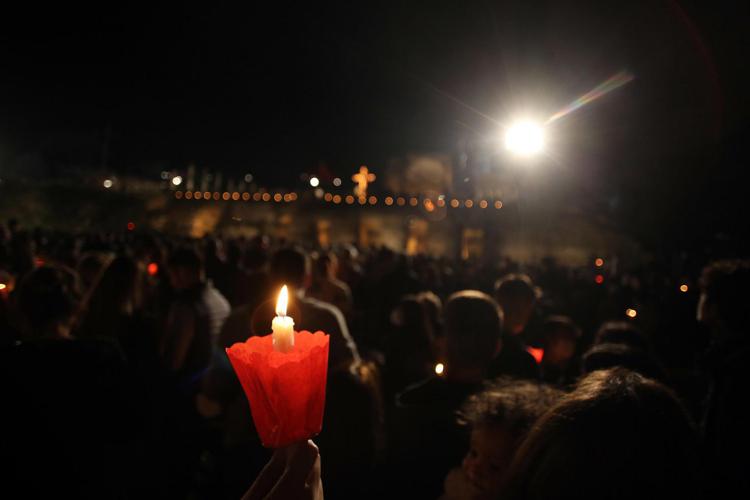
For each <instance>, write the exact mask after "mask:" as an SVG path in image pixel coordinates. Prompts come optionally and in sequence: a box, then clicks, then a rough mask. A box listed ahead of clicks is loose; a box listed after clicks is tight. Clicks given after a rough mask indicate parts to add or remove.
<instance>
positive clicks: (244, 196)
mask: <svg viewBox="0 0 750 500" xmlns="http://www.w3.org/2000/svg"><path fill="white" fill-rule="evenodd" d="M255 194H258V193H255ZM242 199H243V200H244V201H248V200H249V199H250V193H242ZM256 201H257V200H256Z"/></svg>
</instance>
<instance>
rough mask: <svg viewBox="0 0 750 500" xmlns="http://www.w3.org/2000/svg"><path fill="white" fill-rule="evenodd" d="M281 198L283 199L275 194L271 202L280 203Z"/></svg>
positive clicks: (279, 194) (278, 194)
mask: <svg viewBox="0 0 750 500" xmlns="http://www.w3.org/2000/svg"><path fill="white" fill-rule="evenodd" d="M283 198H284V197H283V196H281V193H276V194H275V195H273V201H275V202H276V203H278V202H280V201H281V200H282V199H283Z"/></svg>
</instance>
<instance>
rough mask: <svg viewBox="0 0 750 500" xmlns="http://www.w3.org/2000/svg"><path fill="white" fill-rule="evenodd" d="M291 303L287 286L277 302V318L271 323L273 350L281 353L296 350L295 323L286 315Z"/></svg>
mask: <svg viewBox="0 0 750 500" xmlns="http://www.w3.org/2000/svg"><path fill="white" fill-rule="evenodd" d="M288 303H289V290H288V289H287V287H286V285H284V286H283V287H281V292H279V299H278V300H277V301H276V317H275V318H273V322H272V323H271V330H272V331H273V348H274V350H276V351H279V352H289V351H291V350H292V348H294V321H293V320H292V318H291V317H289V316H287V315H286V307H287V304H288Z"/></svg>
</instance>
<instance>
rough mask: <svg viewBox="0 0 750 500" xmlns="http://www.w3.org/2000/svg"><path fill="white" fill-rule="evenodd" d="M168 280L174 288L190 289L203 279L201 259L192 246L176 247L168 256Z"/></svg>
mask: <svg viewBox="0 0 750 500" xmlns="http://www.w3.org/2000/svg"><path fill="white" fill-rule="evenodd" d="M167 267H168V271H169V282H170V283H171V284H172V287H173V288H174V289H175V290H187V289H190V288H192V287H194V286H196V285H198V284H199V283H201V282H203V280H204V268H203V259H202V258H201V256H200V254H199V253H198V252H197V251H196V250H195V249H194V248H192V247H183V248H178V249H177V250H175V251H174V252H172V254H171V255H170V256H169V263H168V266H167Z"/></svg>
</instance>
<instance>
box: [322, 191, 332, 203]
mask: <svg viewBox="0 0 750 500" xmlns="http://www.w3.org/2000/svg"><path fill="white" fill-rule="evenodd" d="M323 199H324V200H326V201H331V200H333V195H332V194H331V193H326V195H325V196H324V197H323Z"/></svg>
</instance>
